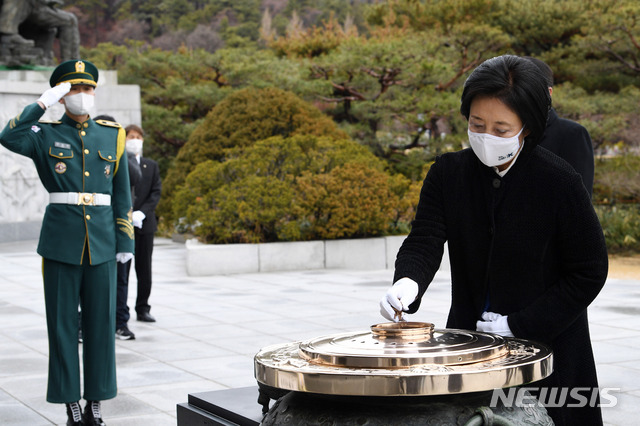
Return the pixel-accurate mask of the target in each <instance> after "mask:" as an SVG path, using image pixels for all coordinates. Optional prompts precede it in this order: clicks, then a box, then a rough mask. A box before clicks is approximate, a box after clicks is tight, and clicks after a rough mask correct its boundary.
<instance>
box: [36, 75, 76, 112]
mask: <svg viewBox="0 0 640 426" xmlns="http://www.w3.org/2000/svg"><path fill="white" fill-rule="evenodd" d="M69 90H71V83H69V82H68V81H67V82H64V83H60V84H58V85H57V86H54V87H52V88H51V89H47V90H46V91H45V92H44V93H43V94H42V95H41V96H40V98H39V99H38V102H40V103H41V104H42V105H44V107H45V108H49V107H50V106H51V105H55V104H56V103H57V102H58V101H59V100H60V99H62V98H63V97H64V95H66V94H67V93H69Z"/></svg>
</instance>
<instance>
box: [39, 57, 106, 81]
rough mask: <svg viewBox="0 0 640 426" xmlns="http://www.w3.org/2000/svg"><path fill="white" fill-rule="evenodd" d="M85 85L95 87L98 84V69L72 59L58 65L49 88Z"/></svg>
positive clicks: (85, 62) (86, 62)
mask: <svg viewBox="0 0 640 426" xmlns="http://www.w3.org/2000/svg"><path fill="white" fill-rule="evenodd" d="M64 82H69V83H71V84H72V85H74V84H86V85H89V86H93V87H96V86H97V84H98V68H96V66H95V65H93V64H92V63H91V62H89V61H83V60H79V59H77V60H76V59H72V60H70V61H65V62H63V63H61V64H60V65H58V66H57V67H56V69H54V70H53V73H52V74H51V78H50V79H49V84H50V85H51V87H54V86H57V85H58V84H60V83H64Z"/></svg>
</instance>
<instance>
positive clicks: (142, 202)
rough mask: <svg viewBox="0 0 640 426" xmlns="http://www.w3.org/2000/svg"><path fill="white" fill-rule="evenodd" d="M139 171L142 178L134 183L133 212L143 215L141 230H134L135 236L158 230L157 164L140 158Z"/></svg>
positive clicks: (159, 187) (159, 186)
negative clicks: (138, 211) (137, 211)
mask: <svg viewBox="0 0 640 426" xmlns="http://www.w3.org/2000/svg"><path fill="white" fill-rule="evenodd" d="M140 171H141V172H142V176H141V178H140V180H138V182H137V183H136V185H135V187H134V189H133V192H134V200H133V210H140V211H141V212H142V213H144V214H145V218H144V220H143V221H142V229H139V228H135V231H136V234H147V233H155V232H156V230H157V229H158V220H157V218H156V206H157V205H158V203H159V202H160V193H161V192H162V183H161V181H160V168H159V167H158V163H156V162H155V161H153V160H150V159H148V158H144V157H140Z"/></svg>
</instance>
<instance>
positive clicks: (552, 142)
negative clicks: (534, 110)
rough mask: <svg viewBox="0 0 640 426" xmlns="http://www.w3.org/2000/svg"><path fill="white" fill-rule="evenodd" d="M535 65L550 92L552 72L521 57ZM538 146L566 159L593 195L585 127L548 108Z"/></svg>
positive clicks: (538, 62)
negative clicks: (544, 126) (545, 124)
mask: <svg viewBox="0 0 640 426" xmlns="http://www.w3.org/2000/svg"><path fill="white" fill-rule="evenodd" d="M525 58H526V59H528V60H530V61H531V62H533V64H534V65H535V66H536V67H538V70H540V73H541V74H542V76H543V78H544V79H545V81H546V82H547V85H548V87H549V94H550V95H552V94H553V71H552V70H551V67H549V65H547V64H546V63H545V62H544V61H542V60H540V59H537V58H533V57H531V56H525ZM539 145H540V146H541V147H543V148H547V149H548V150H549V151H551V152H553V153H554V154H556V155H557V156H559V157H560V158H562V159H564V160H566V161H567V162H568V163H569V164H571V166H572V167H573V168H574V169H575V170H576V172H578V173H580V176H582V182H583V183H584V186H585V188H586V189H587V191H588V192H589V195H592V194H593V175H594V168H595V167H594V159H593V158H594V157H593V143H592V142H591V136H590V135H589V132H588V131H587V129H585V128H584V127H583V126H582V125H581V124H579V123H576V122H575V121H571V120H567V119H565V118H560V117H558V114H557V113H556V110H555V109H554V108H553V107H552V108H551V109H550V110H549V119H548V120H547V129H546V130H545V132H544V135H543V136H542V139H541V140H540V143H539Z"/></svg>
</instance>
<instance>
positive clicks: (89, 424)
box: [80, 401, 107, 426]
mask: <svg viewBox="0 0 640 426" xmlns="http://www.w3.org/2000/svg"><path fill="white" fill-rule="evenodd" d="M80 424H81V425H84V426H107V425H106V424H105V422H103V421H102V413H101V412H100V401H87V405H86V406H85V407H84V414H83V415H82V423H80Z"/></svg>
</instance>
